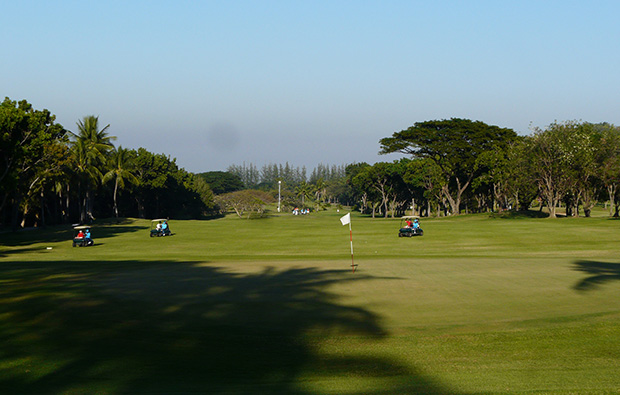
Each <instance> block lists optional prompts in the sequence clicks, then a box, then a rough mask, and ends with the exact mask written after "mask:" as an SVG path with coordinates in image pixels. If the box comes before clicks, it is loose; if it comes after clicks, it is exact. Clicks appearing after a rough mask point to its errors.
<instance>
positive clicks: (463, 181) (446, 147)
mask: <svg viewBox="0 0 620 395" xmlns="http://www.w3.org/2000/svg"><path fill="white" fill-rule="evenodd" d="M516 136H517V134H516V133H515V132H514V131H513V130H511V129H505V128H500V127H498V126H489V125H487V124H485V123H483V122H480V121H475V122H474V121H470V120H467V119H458V118H452V119H450V120H441V121H426V122H418V123H416V124H414V125H413V126H411V127H410V128H408V129H406V130H402V131H400V132H396V133H394V134H393V135H392V137H386V138H383V139H381V140H380V144H381V150H380V152H379V153H381V154H388V153H392V152H401V153H404V154H410V155H413V157H414V158H427V159H430V160H432V161H434V162H435V163H436V164H437V166H439V168H440V169H441V172H442V174H443V177H444V178H445V182H444V183H443V185H442V193H443V195H444V197H445V198H446V200H447V201H448V202H449V204H450V208H451V212H452V213H453V214H458V213H459V212H460V208H461V200H462V197H463V193H464V192H465V191H466V190H467V188H468V187H469V186H470V184H471V182H472V180H473V179H474V177H475V176H476V167H475V163H476V160H477V159H478V157H479V156H480V155H481V154H482V153H483V152H485V151H487V150H493V149H498V148H501V149H504V148H505V147H507V146H508V144H509V143H510V142H511V141H513V140H514V139H515V138H516Z"/></svg>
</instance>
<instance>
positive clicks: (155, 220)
mask: <svg viewBox="0 0 620 395" xmlns="http://www.w3.org/2000/svg"><path fill="white" fill-rule="evenodd" d="M159 221H168V219H167V218H160V219H152V220H151V222H159Z"/></svg>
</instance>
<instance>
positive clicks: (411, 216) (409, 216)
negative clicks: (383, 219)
mask: <svg viewBox="0 0 620 395" xmlns="http://www.w3.org/2000/svg"><path fill="white" fill-rule="evenodd" d="M401 218H402V219H409V218H420V216H419V215H403V216H402V217H401Z"/></svg>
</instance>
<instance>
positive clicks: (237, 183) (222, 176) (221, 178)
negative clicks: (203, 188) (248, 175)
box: [198, 171, 243, 195]
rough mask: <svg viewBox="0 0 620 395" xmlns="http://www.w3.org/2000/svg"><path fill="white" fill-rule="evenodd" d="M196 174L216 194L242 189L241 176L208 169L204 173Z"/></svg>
mask: <svg viewBox="0 0 620 395" xmlns="http://www.w3.org/2000/svg"><path fill="white" fill-rule="evenodd" d="M198 176H200V177H201V178H202V179H203V180H205V181H206V182H207V184H209V187H210V188H211V190H212V191H213V193H215V194H216V195H221V194H222V193H228V192H234V191H240V190H242V189H243V181H241V177H239V175H237V174H233V173H230V172H227V171H208V172H205V173H198Z"/></svg>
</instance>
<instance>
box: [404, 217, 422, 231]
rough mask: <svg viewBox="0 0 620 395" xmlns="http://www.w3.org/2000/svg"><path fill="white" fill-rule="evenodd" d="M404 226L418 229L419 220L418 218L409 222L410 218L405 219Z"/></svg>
mask: <svg viewBox="0 0 620 395" xmlns="http://www.w3.org/2000/svg"><path fill="white" fill-rule="evenodd" d="M405 223H406V225H405V227H406V228H412V229H420V221H418V219H417V218H416V219H414V220H413V222H411V220H410V219H408V220H407V221H405Z"/></svg>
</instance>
